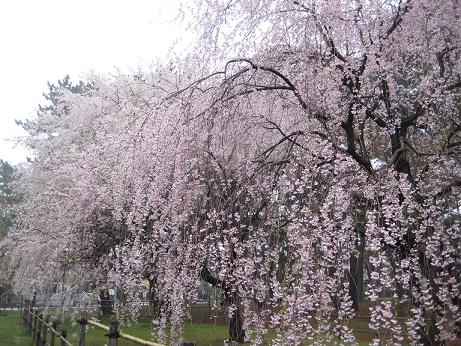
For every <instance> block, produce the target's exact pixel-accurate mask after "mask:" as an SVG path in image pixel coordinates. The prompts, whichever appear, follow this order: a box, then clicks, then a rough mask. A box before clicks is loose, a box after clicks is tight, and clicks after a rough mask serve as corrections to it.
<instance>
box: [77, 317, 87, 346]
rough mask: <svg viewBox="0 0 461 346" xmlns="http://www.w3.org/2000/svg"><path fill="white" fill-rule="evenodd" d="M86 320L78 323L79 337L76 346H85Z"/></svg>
mask: <svg viewBox="0 0 461 346" xmlns="http://www.w3.org/2000/svg"><path fill="white" fill-rule="evenodd" d="M87 322H88V321H87V320H85V319H83V318H82V319H81V320H79V321H78V323H79V324H80V331H79V336H78V346H85V334H86V324H87Z"/></svg>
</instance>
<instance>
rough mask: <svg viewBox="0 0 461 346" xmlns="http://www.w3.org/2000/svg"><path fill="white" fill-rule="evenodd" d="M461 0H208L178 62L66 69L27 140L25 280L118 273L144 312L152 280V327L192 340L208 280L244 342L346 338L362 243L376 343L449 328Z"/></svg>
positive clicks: (128, 296)
mask: <svg viewBox="0 0 461 346" xmlns="http://www.w3.org/2000/svg"><path fill="white" fill-rule="evenodd" d="M460 6H461V5H460V3H459V2H458V1H455V0H450V1H446V0H431V1H426V0H421V1H418V2H415V1H410V0H407V1H403V0H402V1H370V2H365V1H340V0H337V1H336V0H335V1H321V0H318V1H263V0H260V1H254V0H252V1H250V0H242V1H231V2H227V1H226V2H220V1H198V5H197V7H196V8H195V10H194V11H193V13H194V15H195V17H194V22H195V23H206V25H205V26H199V27H198V30H199V31H200V33H201V34H202V35H201V36H200V40H199V41H198V43H197V47H196V49H195V51H194V52H193V53H192V54H191V55H190V56H189V57H188V58H187V59H186V60H185V61H181V62H177V64H176V65H174V68H171V66H170V68H162V67H158V68H157V69H156V70H154V71H152V72H146V73H145V74H143V75H142V76H135V77H131V76H112V77H109V76H94V77H92V79H91V81H90V83H91V85H92V89H91V92H88V93H83V94H76V93H72V92H69V90H67V89H66V88H61V89H60V97H59V104H60V105H61V107H63V109H66V112H65V114H63V115H61V116H59V117H56V116H46V117H39V118H38V119H37V120H36V121H35V122H34V126H36V127H37V128H46V133H47V134H49V136H47V137H46V138H44V137H43V136H40V135H34V133H31V138H30V139H29V140H28V142H29V143H30V145H31V146H32V147H33V148H34V150H35V152H36V160H35V161H34V162H33V163H32V164H30V165H29V167H27V169H26V170H25V171H24V172H23V176H22V178H21V183H20V191H21V193H23V194H24V196H25V198H24V203H23V204H22V206H21V221H22V227H21V228H19V229H18V230H17V232H16V233H15V235H14V239H13V238H11V240H10V241H11V246H12V247H13V250H12V252H11V258H12V262H11V263H12V264H11V265H12V268H14V269H16V279H15V280H16V281H15V284H16V289H17V290H21V289H23V288H25V287H29V286H31V285H32V286H34V287H36V288H37V289H38V288H40V287H45V286H46V284H47V283H48V282H49V281H50V280H56V279H57V278H58V277H62V273H63V272H67V273H68V276H67V278H68V279H67V282H66V284H68V285H71V286H72V287H75V288H78V289H83V290H87V291H93V292H97V291H98V290H99V289H101V288H104V287H106V286H107V284H108V280H110V281H113V282H115V283H116V285H117V287H119V288H121V289H123V295H122V297H121V298H122V299H121V301H120V303H121V305H120V306H118V307H117V308H118V311H119V313H120V314H121V315H123V314H125V315H127V314H128V315H130V314H131V315H132V317H135V315H136V311H137V308H139V301H138V300H139V298H138V293H139V290H141V289H142V283H143V282H144V281H145V280H146V279H147V280H148V281H149V283H150V284H151V285H152V286H153V287H154V288H155V294H156V297H157V299H158V304H159V312H160V314H159V316H158V317H159V318H158V319H157V320H156V326H157V327H158V328H157V333H158V337H159V338H160V339H162V338H163V339H165V338H167V337H168V336H167V335H166V332H168V331H170V337H171V338H172V339H173V340H179V339H180V337H181V333H180V326H181V325H182V323H183V322H184V321H185V319H186V317H187V315H188V309H187V307H188V304H189V303H190V302H191V301H193V300H194V297H195V294H196V288H197V287H198V286H199V282H200V280H199V279H200V278H202V279H204V280H205V281H207V282H209V283H211V284H212V285H214V286H217V287H220V288H221V289H222V291H223V295H224V297H223V303H224V305H225V306H226V308H227V311H228V314H229V317H230V318H231V321H233V323H231V330H230V338H231V339H233V340H241V339H242V338H243V336H245V338H246V339H249V340H251V341H252V342H253V343H256V344H260V343H262V342H263V337H264V335H265V334H267V333H268V330H269V329H274V330H276V332H277V337H276V338H275V340H274V343H275V344H299V343H300V342H301V341H302V340H304V339H305V338H306V336H307V338H308V340H311V341H312V342H314V343H317V344H329V343H332V342H334V340H336V338H339V339H340V340H341V343H355V342H356V339H355V337H354V335H353V333H352V330H351V328H350V327H349V326H348V321H349V320H350V319H351V318H353V316H354V314H355V312H354V309H353V301H352V300H353V298H352V296H353V294H352V293H351V292H353V290H354V287H353V284H354V283H353V280H351V278H353V277H354V276H353V273H352V269H351V268H352V265H353V262H354V261H356V260H357V258H358V257H359V256H365V257H366V258H367V273H366V276H367V287H366V292H365V294H366V297H367V299H368V300H370V301H371V303H372V304H371V308H370V313H371V316H372V319H371V323H370V326H371V328H372V329H373V330H374V331H375V332H376V338H375V340H374V343H375V344H378V343H379V342H380V339H381V341H382V340H383V339H382V338H383V333H382V332H383V330H385V331H390V332H391V333H392V335H393V340H391V342H393V343H396V344H399V343H402V342H403V339H402V337H401V334H402V332H403V331H404V330H403V329H405V330H406V331H407V332H408V333H409V335H410V339H411V342H412V343H414V344H418V343H423V344H430V343H440V342H442V341H445V340H449V339H452V338H454V337H455V336H456V334H457V333H460V331H461V326H460V323H461V322H460V321H461V305H460V304H461V301H460V299H459V297H460V296H461V291H460V289H461V287H460V271H459V258H460V253H459V251H460V243H459V242H460V239H461V237H460V236H461V235H460V228H459V208H458V207H457V206H458V203H459V200H460V186H461V167H460V157H461V156H460V151H459V148H460V143H461V138H460V130H461V127H460V123H461V111H460V110H461V107H460V90H461V81H460V76H459V72H458V71H460V70H461V54H460V47H461V40H460V32H459V27H460V24H461V23H460V20H459V16H458V15H457V14H458V13H460V10H461V8H460ZM205 18H206V20H205ZM210 71H212V72H210ZM453 215H454V216H453ZM19 249H20V250H19ZM389 293H390V294H391V295H392V298H393V299H387V298H386V295H389ZM122 304H123V306H122ZM401 312H404V313H406V314H408V322H407V323H406V326H405V328H402V326H401V325H400V323H398V321H397V319H396V317H397V315H398V313H401ZM426 317H428V318H429V323H428V324H427V326H426V322H425V318H426ZM242 330H245V333H244V334H243V332H242Z"/></svg>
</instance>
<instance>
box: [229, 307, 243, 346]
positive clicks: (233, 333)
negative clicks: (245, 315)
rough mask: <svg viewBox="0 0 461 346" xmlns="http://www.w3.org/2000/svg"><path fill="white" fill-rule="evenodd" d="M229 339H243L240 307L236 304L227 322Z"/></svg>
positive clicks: (240, 340) (241, 340) (236, 340)
mask: <svg viewBox="0 0 461 346" xmlns="http://www.w3.org/2000/svg"><path fill="white" fill-rule="evenodd" d="M229 340H230V341H235V342H238V343H243V342H244V341H245V330H244V329H243V320H242V314H241V312H240V307H238V306H237V309H235V311H234V313H233V314H232V318H231V320H230V322H229Z"/></svg>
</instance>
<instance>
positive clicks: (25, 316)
mask: <svg viewBox="0 0 461 346" xmlns="http://www.w3.org/2000/svg"><path fill="white" fill-rule="evenodd" d="M19 318H20V323H21V324H22V325H23V326H24V327H26V328H27V331H28V333H29V335H31V336H32V341H33V343H34V344H35V345H36V346H57V344H56V343H55V342H56V339H58V340H60V346H73V345H72V344H71V343H70V342H69V341H68V340H67V331H65V330H64V331H62V333H59V332H58V331H57V327H58V322H56V321H54V322H52V323H50V321H49V317H47V318H46V319H43V315H42V314H41V313H40V312H39V310H38V309H37V308H33V307H31V306H30V302H28V301H26V305H25V306H24V308H23V309H20V317H19ZM48 331H49V332H50V341H49V342H47V337H48Z"/></svg>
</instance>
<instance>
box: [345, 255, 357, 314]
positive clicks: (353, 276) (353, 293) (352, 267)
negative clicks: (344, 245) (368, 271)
mask: <svg viewBox="0 0 461 346" xmlns="http://www.w3.org/2000/svg"><path fill="white" fill-rule="evenodd" d="M357 262H358V259H357V256H355V255H351V257H350V258H349V272H348V273H347V277H348V280H349V296H350V297H351V300H352V308H353V309H354V311H359V297H358V282H357V279H358V275H357V267H358V266H357Z"/></svg>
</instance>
